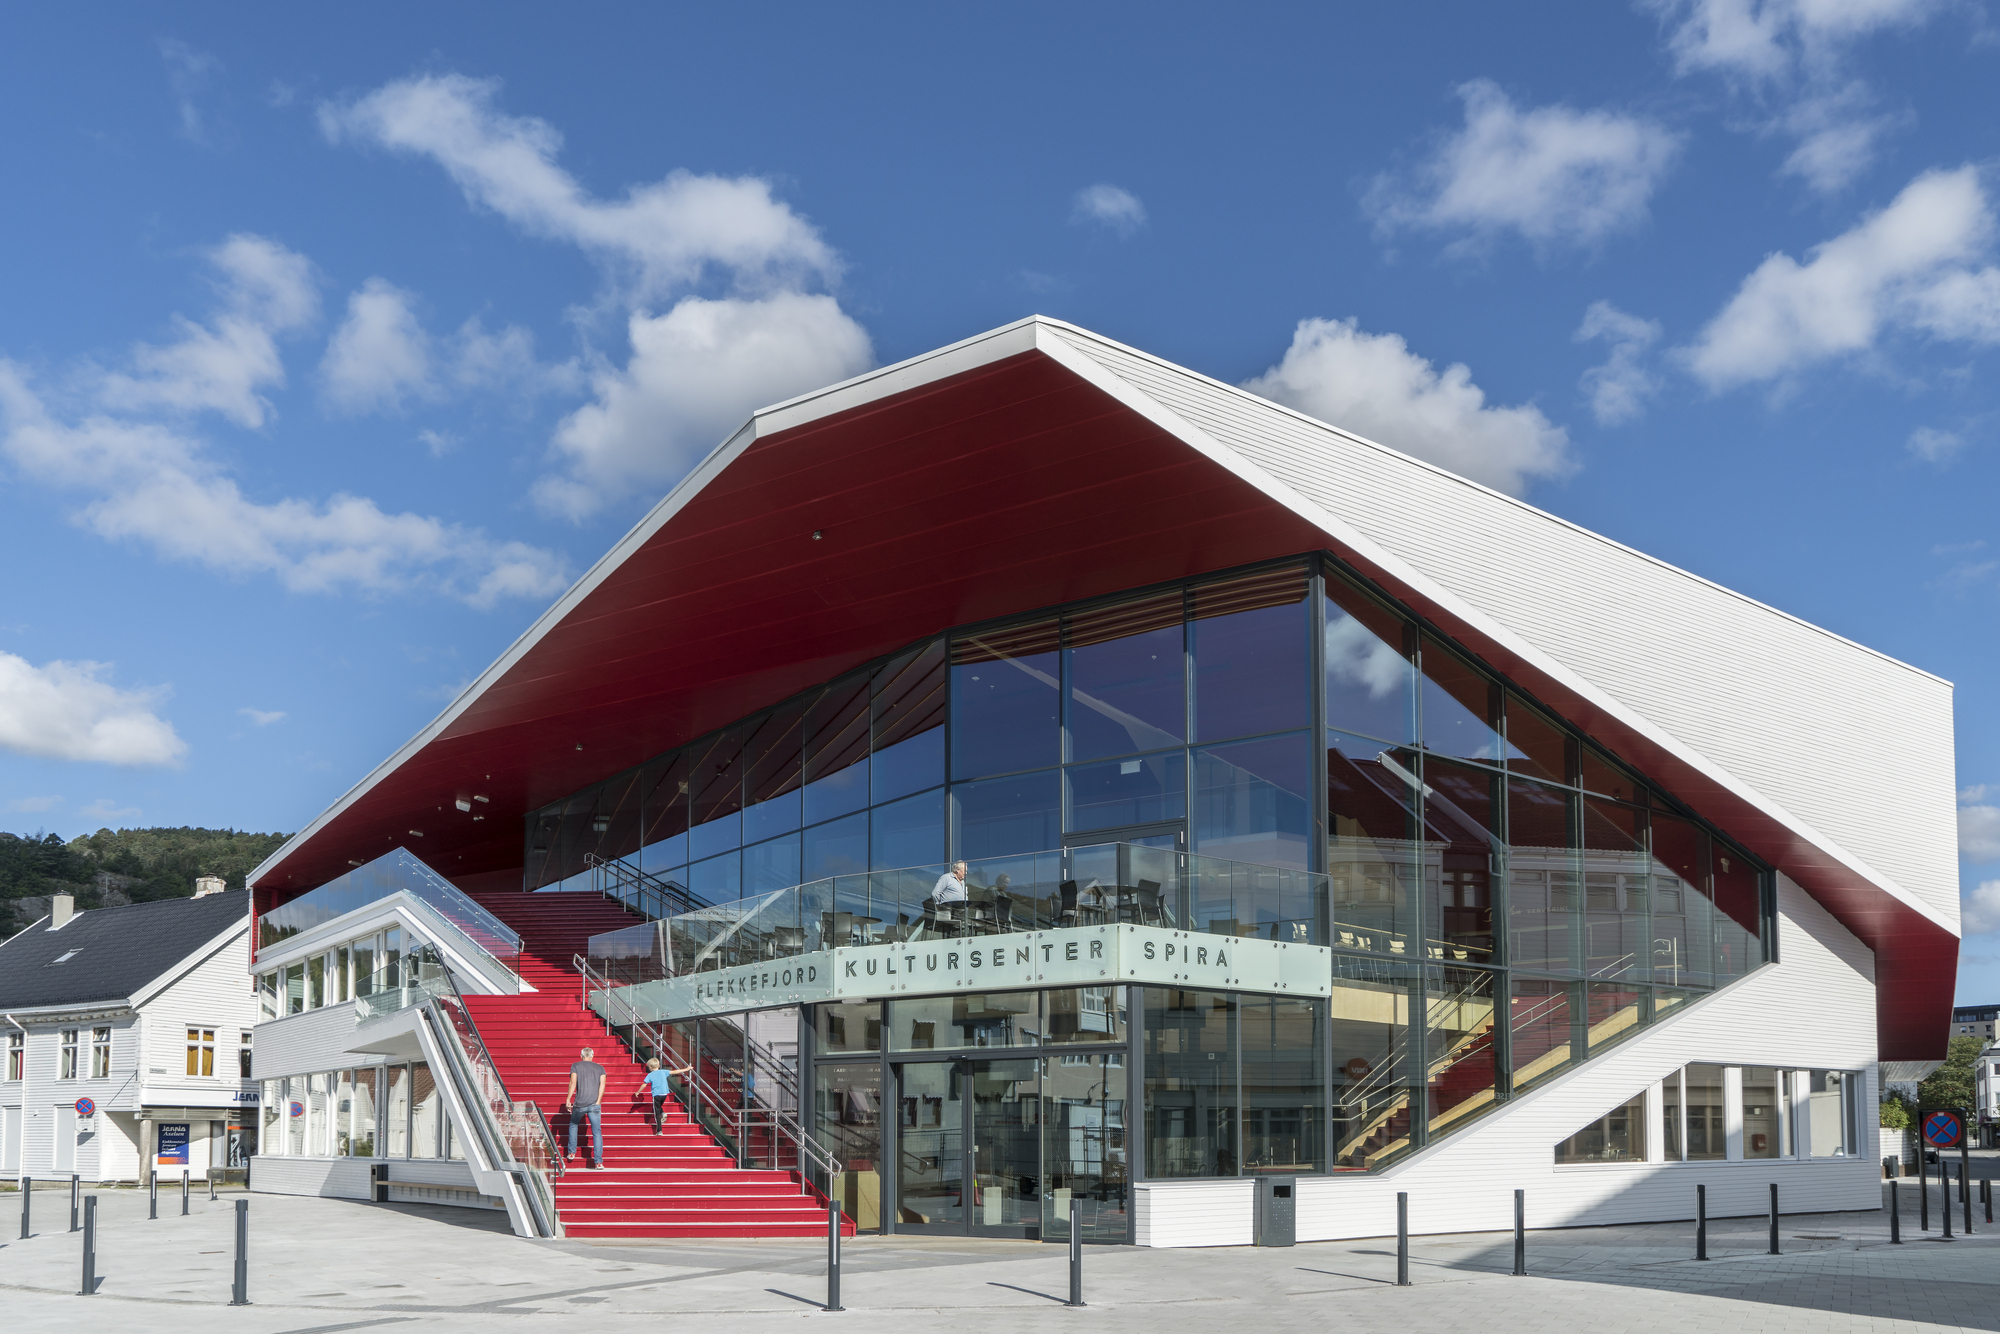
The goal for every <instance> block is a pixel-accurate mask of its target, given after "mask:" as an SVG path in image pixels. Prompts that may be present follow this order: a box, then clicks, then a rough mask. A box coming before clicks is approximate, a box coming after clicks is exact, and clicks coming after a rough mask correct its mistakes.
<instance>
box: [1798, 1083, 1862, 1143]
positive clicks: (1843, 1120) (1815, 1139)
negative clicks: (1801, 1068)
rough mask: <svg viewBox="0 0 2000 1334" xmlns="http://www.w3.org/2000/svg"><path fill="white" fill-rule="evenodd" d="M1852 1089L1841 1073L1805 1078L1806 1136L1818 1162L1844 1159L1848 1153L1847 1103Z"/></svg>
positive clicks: (1848, 1117)
mask: <svg viewBox="0 0 2000 1334" xmlns="http://www.w3.org/2000/svg"><path fill="white" fill-rule="evenodd" d="M1851 1087H1852V1085H1851V1084H1850V1083H1849V1080H1848V1077H1847V1076H1846V1074H1844V1073H1843V1072H1841V1071H1839V1070H1812V1071H1808V1072H1807V1074H1806V1134H1807V1140H1808V1143H1809V1147H1810V1150H1811V1153H1812V1156H1813V1157H1815V1158H1843V1157H1846V1156H1847V1153H1848V1143H1847V1126H1848V1122H1849V1120H1850V1119H1851V1118H1850V1115H1849V1113H1850V1109H1849V1108H1848V1106H1847V1104H1846V1102H1845V1101H1844V1098H1845V1095H1846V1094H1847V1092H1848V1091H1849V1089H1850V1088H1851Z"/></svg>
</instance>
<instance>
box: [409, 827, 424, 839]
mask: <svg viewBox="0 0 2000 1334" xmlns="http://www.w3.org/2000/svg"><path fill="white" fill-rule="evenodd" d="M423 836H424V831H423V830H421V829H412V830H411V831H410V837H411V838H422V837H423Z"/></svg>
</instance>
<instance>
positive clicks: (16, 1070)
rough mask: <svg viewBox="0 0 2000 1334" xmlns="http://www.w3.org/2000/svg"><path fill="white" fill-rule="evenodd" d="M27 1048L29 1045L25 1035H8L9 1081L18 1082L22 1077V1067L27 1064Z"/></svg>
mask: <svg viewBox="0 0 2000 1334" xmlns="http://www.w3.org/2000/svg"><path fill="white" fill-rule="evenodd" d="M27 1048H28V1044H27V1041H26V1038H25V1037H24V1035H22V1034H20V1033H9V1034H8V1035H7V1078H8V1079H9V1080H18V1079H19V1078H20V1077H21V1070H22V1067H23V1066H24V1065H25V1064H26V1062H27V1056H28V1050H27Z"/></svg>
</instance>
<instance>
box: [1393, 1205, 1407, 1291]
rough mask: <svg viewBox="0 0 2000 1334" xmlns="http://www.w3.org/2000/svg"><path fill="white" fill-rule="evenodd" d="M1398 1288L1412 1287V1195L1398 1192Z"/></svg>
mask: <svg viewBox="0 0 2000 1334" xmlns="http://www.w3.org/2000/svg"><path fill="white" fill-rule="evenodd" d="M1396 1286H1397V1287H1399V1288H1407V1287H1409V1286H1410V1195H1409V1192H1408V1191H1401V1190H1399V1191H1397V1192H1396Z"/></svg>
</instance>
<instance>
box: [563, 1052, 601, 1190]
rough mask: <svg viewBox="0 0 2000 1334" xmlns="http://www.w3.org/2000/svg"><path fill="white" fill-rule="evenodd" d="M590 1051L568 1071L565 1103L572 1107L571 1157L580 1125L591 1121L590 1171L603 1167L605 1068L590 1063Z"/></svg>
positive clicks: (570, 1108)
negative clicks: (567, 1090)
mask: <svg viewBox="0 0 2000 1334" xmlns="http://www.w3.org/2000/svg"><path fill="white" fill-rule="evenodd" d="M590 1056H591V1049H590V1048H589V1047H585V1048H584V1049H583V1059H582V1060H580V1061H578V1062H576V1063H575V1064H574V1065H572V1066H570V1068H569V1092H568V1093H566V1094H565V1095H563V1101H564V1103H565V1104H567V1105H568V1107H569V1156H570V1157H571V1158H575V1157H576V1132H577V1129H578V1125H577V1123H578V1122H579V1121H581V1120H583V1119H585V1118H588V1119H589V1121H590V1156H591V1160H592V1161H591V1164H590V1165H591V1167H592V1168H602V1167H603V1166H604V1107H603V1101H604V1067H603V1066H601V1065H599V1064H598V1063H597V1062H596V1061H593V1060H591V1059H590Z"/></svg>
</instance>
